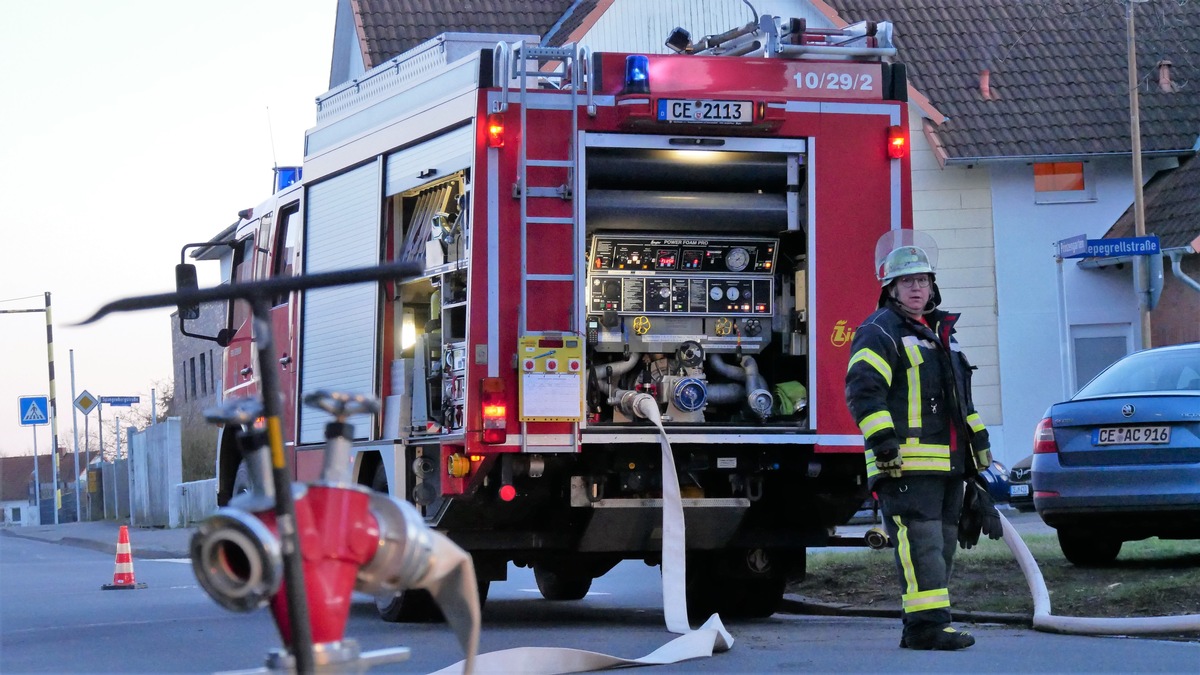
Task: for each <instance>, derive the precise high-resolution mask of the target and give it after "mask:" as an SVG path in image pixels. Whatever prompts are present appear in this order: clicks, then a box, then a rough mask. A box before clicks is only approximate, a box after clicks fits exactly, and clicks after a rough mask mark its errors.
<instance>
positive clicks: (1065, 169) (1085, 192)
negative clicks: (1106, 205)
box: [1033, 162, 1096, 204]
mask: <svg viewBox="0 0 1200 675" xmlns="http://www.w3.org/2000/svg"><path fill="white" fill-rule="evenodd" d="M1090 174H1091V170H1090V167H1089V165H1088V164H1087V163H1086V162H1038V163H1036V164H1034V165H1033V194H1034V201H1035V202H1037V203H1038V204H1062V203H1067V202H1083V201H1094V200H1095V198H1096V194H1095V188H1093V187H1092V181H1091V180H1090V178H1091V175H1090Z"/></svg>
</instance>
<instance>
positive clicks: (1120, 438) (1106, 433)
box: [1092, 426, 1171, 445]
mask: <svg viewBox="0 0 1200 675" xmlns="http://www.w3.org/2000/svg"><path fill="white" fill-rule="evenodd" d="M1095 434H1096V435H1095V436H1094V437H1093V438H1092V443H1093V444H1094V445H1127V444H1133V443H1170V442H1171V427H1165V426H1156V427H1100V428H1099V429H1097V430H1096V431H1095Z"/></svg>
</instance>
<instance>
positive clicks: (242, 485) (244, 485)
mask: <svg viewBox="0 0 1200 675" xmlns="http://www.w3.org/2000/svg"><path fill="white" fill-rule="evenodd" d="M252 487H253V486H252V485H251V482H250V467H248V466H246V462H245V461H244V460H243V461H242V462H240V463H239V464H238V468H237V473H236V474H235V475H234V477H233V496H234V497H236V496H238V495H240V494H245V493H247V492H249V491H250V490H251V488H252Z"/></svg>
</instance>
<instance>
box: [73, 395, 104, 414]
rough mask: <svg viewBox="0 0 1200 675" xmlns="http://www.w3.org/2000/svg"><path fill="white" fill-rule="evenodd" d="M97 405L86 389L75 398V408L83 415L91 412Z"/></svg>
mask: <svg viewBox="0 0 1200 675" xmlns="http://www.w3.org/2000/svg"><path fill="white" fill-rule="evenodd" d="M99 403H100V402H99V401H97V400H96V397H95V396H92V395H91V394H89V393H88V390H87V389H84V390H83V393H82V394H80V395H79V396H76V397H75V408H76V409H77V410H79V412H81V413H83V414H84V415H86V414H88V413H90V412H92V410H93V409H94V408H95V407H96V406H97V405H98V404H99Z"/></svg>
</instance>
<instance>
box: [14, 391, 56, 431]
mask: <svg viewBox="0 0 1200 675" xmlns="http://www.w3.org/2000/svg"><path fill="white" fill-rule="evenodd" d="M17 411H18V412H17V416H18V417H19V418H20V420H21V426H23V427H36V426H41V425H43V424H49V423H50V397H48V396H21V397H18V398H17Z"/></svg>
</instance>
